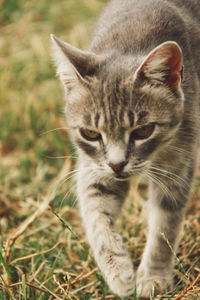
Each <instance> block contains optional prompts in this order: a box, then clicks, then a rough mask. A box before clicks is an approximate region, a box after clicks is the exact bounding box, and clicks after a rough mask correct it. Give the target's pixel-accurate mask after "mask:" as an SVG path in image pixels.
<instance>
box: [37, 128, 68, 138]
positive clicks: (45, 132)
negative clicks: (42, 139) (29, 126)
mask: <svg viewBox="0 0 200 300" xmlns="http://www.w3.org/2000/svg"><path fill="white" fill-rule="evenodd" d="M56 130H66V131H67V130H68V128H66V127H58V128H54V129H51V130H47V131H44V132H42V133H40V135H39V136H41V135H44V134H47V133H49V132H52V131H56Z"/></svg>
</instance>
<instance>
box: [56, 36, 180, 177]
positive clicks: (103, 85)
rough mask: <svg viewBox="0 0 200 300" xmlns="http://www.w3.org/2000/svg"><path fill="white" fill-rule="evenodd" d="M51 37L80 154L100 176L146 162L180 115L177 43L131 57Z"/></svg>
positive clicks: (171, 134) (123, 174) (117, 174)
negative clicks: (98, 51) (82, 47)
mask: <svg viewBox="0 0 200 300" xmlns="http://www.w3.org/2000/svg"><path fill="white" fill-rule="evenodd" d="M52 42H53V47H54V56H55V60H56V64H57V67H58V68H57V73H58V74H59V75H60V78H61V81H62V83H63V85H64V88H65V94H66V95H65V96H66V117H67V124H68V127H69V128H70V132H71V136H72V139H73V141H74V142H75V144H76V145H77V148H78V151H79V154H80V155H82V156H83V159H85V161H90V165H92V166H93V168H94V169H96V170H97V171H98V172H99V174H101V175H102V176H111V177H114V178H118V179H123V178H124V179H125V178H128V177H130V176H131V175H133V174H135V173H138V172H140V171H142V170H143V169H145V168H147V167H148V165H149V164H150V162H151V161H152V160H154V159H156V157H157V156H158V155H159V153H160V151H161V150H162V149H163V148H164V147H166V145H168V144H169V143H170V142H171V141H172V139H173V138H174V136H175V133H176V131H177V129H178V127H179V125H180V123H181V121H182V115H183V93H182V90H181V77H182V53H181V49H180V47H179V46H178V45H177V43H175V42H165V43H163V44H161V45H160V46H158V47H156V48H155V49H153V50H152V51H151V52H150V53H149V54H148V55H147V56H142V55H141V56H139V55H138V56H137V57H131V56H127V55H124V56H122V55H118V54H117V53H116V54H115V55H114V54H112V55H110V54H106V55H105V56H104V55H96V54H94V53H92V52H84V51H81V50H79V49H77V48H75V47H73V46H71V45H69V44H68V43H65V42H63V41H60V40H58V39H57V38H55V37H54V36H52ZM91 163H92V164H91Z"/></svg>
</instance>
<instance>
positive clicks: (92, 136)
mask: <svg viewBox="0 0 200 300" xmlns="http://www.w3.org/2000/svg"><path fill="white" fill-rule="evenodd" d="M80 133H81V135H82V137H84V138H85V139H86V140H88V141H97V140H99V139H100V138H101V134H100V133H99V132H97V131H94V130H90V129H83V128H81V129H80Z"/></svg>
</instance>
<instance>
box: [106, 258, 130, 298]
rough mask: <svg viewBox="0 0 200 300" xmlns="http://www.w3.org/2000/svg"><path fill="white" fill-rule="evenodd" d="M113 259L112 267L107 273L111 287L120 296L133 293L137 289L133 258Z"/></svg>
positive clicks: (107, 279)
mask: <svg viewBox="0 0 200 300" xmlns="http://www.w3.org/2000/svg"><path fill="white" fill-rule="evenodd" d="M113 260H114V261H113V262H114V263H113V264H112V267H111V268H110V270H109V272H106V273H107V274H105V277H106V281H107V283H108V285H109V287H110V289H111V290H112V291H113V292H114V293H115V294H117V295H118V296H130V295H132V294H133V293H134V290H135V281H134V279H135V276H134V271H133V267H132V263H131V260H130V259H129V258H128V257H126V258H124V259H123V260H122V261H117V260H116V258H115V259H113ZM107 271H108V270H107Z"/></svg>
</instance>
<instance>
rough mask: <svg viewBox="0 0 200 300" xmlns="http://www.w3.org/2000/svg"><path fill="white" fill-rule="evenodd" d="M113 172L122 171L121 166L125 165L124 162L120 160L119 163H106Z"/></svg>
mask: <svg viewBox="0 0 200 300" xmlns="http://www.w3.org/2000/svg"><path fill="white" fill-rule="evenodd" d="M108 165H109V167H110V168H111V169H113V171H114V172H116V173H119V172H121V171H122V169H123V167H124V166H125V165H126V162H121V163H119V164H108Z"/></svg>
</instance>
